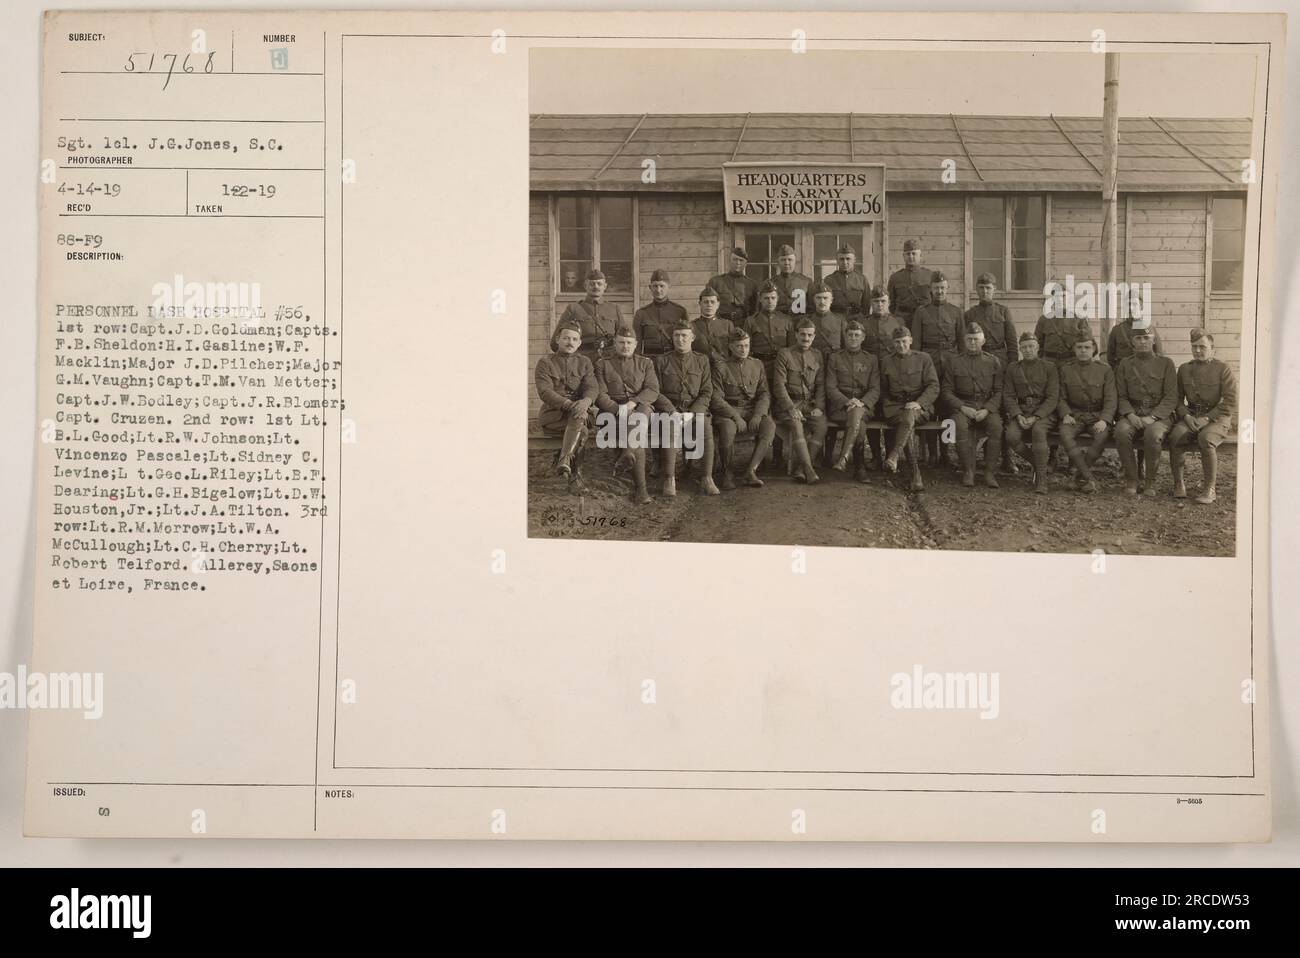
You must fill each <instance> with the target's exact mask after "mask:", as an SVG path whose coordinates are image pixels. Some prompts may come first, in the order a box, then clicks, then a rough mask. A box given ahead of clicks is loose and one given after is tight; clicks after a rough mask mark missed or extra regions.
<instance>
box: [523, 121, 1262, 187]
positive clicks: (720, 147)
mask: <svg viewBox="0 0 1300 958" xmlns="http://www.w3.org/2000/svg"><path fill="white" fill-rule="evenodd" d="M1119 124H1120V148H1119V188H1120V190H1122V191H1126V192H1143V191H1146V192H1168V191H1183V190H1186V191H1208V190H1213V191H1233V190H1243V191H1244V190H1245V185H1244V184H1243V183H1241V181H1240V173H1241V163H1242V161H1243V160H1244V159H1246V158H1248V157H1249V156H1250V120H1249V119H1212V118H1205V119H1189V118H1185V117H1183V118H1176V119H1175V118H1158V117H1150V116H1147V117H1124V118H1122V119H1121V120H1120V121H1119ZM1101 149H1102V130H1101V119H1100V118H1099V117H1058V116H953V115H951V114H907V115H902V114H869V113H812V114H802V113H707V114H706V113H699V114H645V115H639V114H631V115H619V114H607V115H592V114H586V115H576V114H569V115H558V114H539V115H536V116H534V117H532V121H531V136H530V153H531V156H530V174H531V179H530V182H531V185H532V188H533V189H535V190H655V191H664V190H675V191H687V190H703V191H710V192H712V191H719V190H721V189H722V164H723V163H726V162H729V161H746V160H748V161H765V162H774V163H776V162H792V161H805V162H826V163H845V162H874V163H884V164H885V165H886V185H887V189H889V190H892V191H894V192H899V191H918V190H925V191H932V190H945V189H946V190H956V191H966V190H998V191H1008V190H1036V191H1037V190H1082V191H1092V190H1098V189H1100V188H1101V164H1102V156H1101ZM647 158H652V159H654V161H655V182H654V183H649V184H648V183H643V182H642V181H641V173H642V162H643V161H644V160H645V159H647ZM946 159H951V160H953V161H954V162H955V163H956V170H957V182H956V183H955V184H951V185H945V184H944V183H942V182H941V181H940V179H939V176H940V172H941V169H942V163H943V161H944V160H946Z"/></svg>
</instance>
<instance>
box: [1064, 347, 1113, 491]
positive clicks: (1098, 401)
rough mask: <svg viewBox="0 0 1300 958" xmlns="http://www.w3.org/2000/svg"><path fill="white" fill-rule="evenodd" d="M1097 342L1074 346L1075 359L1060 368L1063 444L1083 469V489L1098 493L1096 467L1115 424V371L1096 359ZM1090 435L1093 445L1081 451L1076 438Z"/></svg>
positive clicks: (1081, 480)
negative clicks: (1085, 434)
mask: <svg viewBox="0 0 1300 958" xmlns="http://www.w3.org/2000/svg"><path fill="white" fill-rule="evenodd" d="M1096 351H1097V343H1096V341H1095V340H1094V339H1092V337H1089V338H1087V339H1081V340H1079V341H1078V342H1077V343H1075V344H1074V359H1073V361H1071V362H1068V363H1066V364H1065V365H1064V366H1062V367H1061V369H1060V377H1061V401H1060V402H1059V403H1058V404H1057V407H1056V411H1057V413H1058V414H1059V415H1060V417H1061V426H1060V433H1061V445H1063V446H1064V447H1065V452H1066V455H1068V456H1069V457H1070V462H1072V463H1074V468H1076V469H1078V470H1079V488H1080V489H1081V490H1082V491H1084V492H1096V491H1097V483H1096V481H1095V480H1094V479H1093V477H1092V464H1093V463H1094V462H1096V461H1097V460H1098V459H1100V458H1101V454H1102V453H1103V452H1105V451H1106V436H1107V434H1108V433H1109V432H1110V427H1111V426H1112V425H1113V424H1114V422H1115V408H1116V404H1117V400H1116V397H1115V371H1114V370H1113V369H1111V368H1110V367H1109V366H1107V365H1106V364H1105V363H1103V362H1100V361H1099V360H1097V359H1096V358H1095V354H1096ZM1085 432H1086V433H1087V434H1088V436H1089V437H1090V438H1091V440H1092V444H1091V445H1090V446H1089V447H1088V448H1087V449H1081V448H1079V446H1078V444H1077V443H1076V442H1075V439H1076V438H1077V437H1078V436H1079V434H1080V433H1085Z"/></svg>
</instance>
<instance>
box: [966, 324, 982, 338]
mask: <svg viewBox="0 0 1300 958" xmlns="http://www.w3.org/2000/svg"><path fill="white" fill-rule="evenodd" d="M962 332H964V333H965V334H966V335H967V336H970V335H973V334H974V333H979V334H980V335H981V336H983V335H984V327H983V326H981V325H980V324H979V323H973V322H972V323H967V324H966V325H965V327H964V328H963V329H962Z"/></svg>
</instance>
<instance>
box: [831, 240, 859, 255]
mask: <svg viewBox="0 0 1300 958" xmlns="http://www.w3.org/2000/svg"><path fill="white" fill-rule="evenodd" d="M841 253H849V254H851V255H853V256H857V255H858V251H857V250H855V249H854V248H853V247H852V246H850V245H849V244H848V243H845V244H844V245H842V246H841V247H840V248H839V249H837V250H836V251H835V255H836V256H838V255H840V254H841Z"/></svg>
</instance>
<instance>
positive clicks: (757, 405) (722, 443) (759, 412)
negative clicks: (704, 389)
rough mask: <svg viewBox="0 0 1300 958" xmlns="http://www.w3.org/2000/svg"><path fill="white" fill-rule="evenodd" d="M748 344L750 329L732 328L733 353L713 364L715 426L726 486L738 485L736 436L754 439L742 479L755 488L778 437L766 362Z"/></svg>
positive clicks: (761, 482)
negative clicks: (734, 461)
mask: <svg viewBox="0 0 1300 958" xmlns="http://www.w3.org/2000/svg"><path fill="white" fill-rule="evenodd" d="M749 345H750V336H749V334H748V333H747V332H745V331H744V330H743V329H736V330H733V331H732V333H731V341H730V343H729V344H728V346H729V351H730V354H729V355H728V357H727V358H726V360H724V361H723V362H721V363H717V364H716V365H714V367H713V428H714V429H715V430H716V432H717V442H718V458H719V460H720V465H721V468H722V488H723V489H734V488H736V480H735V478H734V476H733V475H732V472H731V458H732V455H733V454H734V452H735V443H736V436H738V435H741V436H752V437H753V439H754V451H753V453H752V454H751V455H750V457H749V466H748V467H746V469H745V475H744V477H743V479H742V480H741V481H742V482H744V483H745V485H747V486H754V487H756V488H757V487H759V486H761V485H763V480H762V479H760V478H758V467H759V465H760V464H761V463H762V462H763V459H764V458H765V457H766V456H767V450H768V449H770V448H771V446H772V439H773V438H774V437H775V436H776V423H775V422H774V421H773V420H772V417H771V415H770V414H769V413H770V409H771V400H772V397H771V393H770V392H769V391H768V388H767V374H766V373H765V372H764V370H763V364H762V363H760V362H759V361H758V360H757V359H753V358H751V357H750V355H749ZM782 348H784V347H782Z"/></svg>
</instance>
